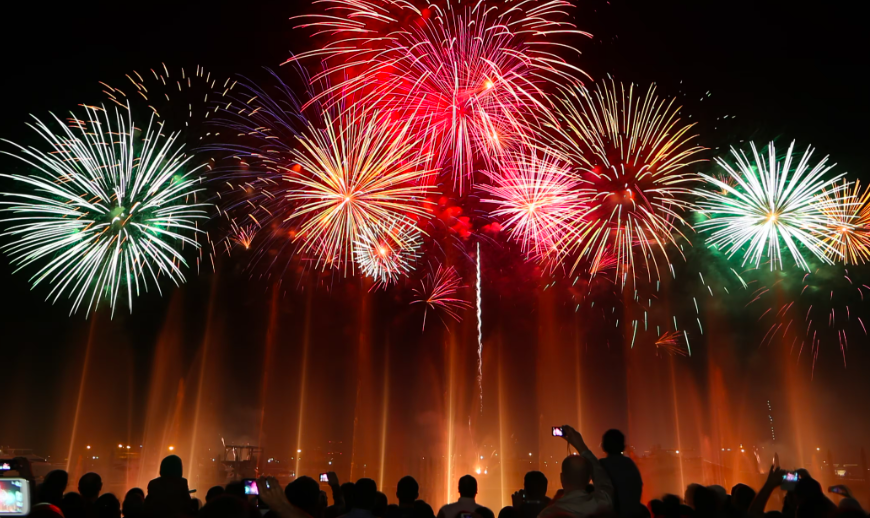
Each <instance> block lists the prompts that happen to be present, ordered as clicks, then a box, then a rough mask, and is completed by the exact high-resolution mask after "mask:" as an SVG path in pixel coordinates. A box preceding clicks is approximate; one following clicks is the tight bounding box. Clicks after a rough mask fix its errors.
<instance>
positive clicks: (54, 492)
mask: <svg viewBox="0 0 870 518" xmlns="http://www.w3.org/2000/svg"><path fill="white" fill-rule="evenodd" d="M67 484H69V474H68V473H67V472H66V471H64V470H62V469H56V470H53V471H49V472H48V474H47V475H45V479H43V481H42V484H39V487H37V488H36V500H35V501H34V503H37V504H38V503H47V504H52V505H54V506H56V507H58V509H59V508H60V503H61V502H62V501H63V493H64V491H66V486H67Z"/></svg>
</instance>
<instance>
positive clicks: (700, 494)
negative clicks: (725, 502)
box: [694, 486, 719, 516]
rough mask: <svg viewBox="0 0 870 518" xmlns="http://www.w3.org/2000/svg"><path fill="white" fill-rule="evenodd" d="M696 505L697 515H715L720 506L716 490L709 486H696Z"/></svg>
mask: <svg viewBox="0 0 870 518" xmlns="http://www.w3.org/2000/svg"><path fill="white" fill-rule="evenodd" d="M694 504H695V505H694V507H695V515H696V516H715V515H716V510H717V509H718V508H719V498H718V497H717V496H716V492H715V491H713V490H712V489H710V488H708V487H703V486H701V487H698V488H695V493H694Z"/></svg>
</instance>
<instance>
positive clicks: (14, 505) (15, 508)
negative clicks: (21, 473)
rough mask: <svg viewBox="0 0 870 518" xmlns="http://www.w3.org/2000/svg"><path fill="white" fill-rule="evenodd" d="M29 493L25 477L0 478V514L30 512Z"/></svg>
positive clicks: (25, 514) (9, 514)
mask: <svg viewBox="0 0 870 518" xmlns="http://www.w3.org/2000/svg"><path fill="white" fill-rule="evenodd" d="M29 493H30V485H28V483H27V479H26V478H0V516H27V515H28V514H30V494H29Z"/></svg>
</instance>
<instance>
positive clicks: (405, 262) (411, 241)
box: [353, 221, 421, 287]
mask: <svg viewBox="0 0 870 518" xmlns="http://www.w3.org/2000/svg"><path fill="white" fill-rule="evenodd" d="M420 245H421V237H420V231H419V230H418V229H417V228H416V227H415V226H414V224H413V222H411V221H396V222H393V223H392V224H390V225H389V226H387V227H385V228H375V229H370V230H368V231H366V232H362V233H361V234H360V236H359V238H358V239H357V241H356V242H355V243H354V250H353V252H354V259H355V260H356V264H357V266H359V268H360V271H361V272H362V274H363V275H366V276H368V277H372V278H373V279H375V281H376V285H380V286H384V287H386V286H387V285H389V284H390V283H392V282H396V281H397V280H398V279H399V277H402V276H405V275H407V274H408V273H409V272H411V271H412V270H413V269H414V263H415V262H416V261H417V259H418V258H419V257H420V255H419V248H420Z"/></svg>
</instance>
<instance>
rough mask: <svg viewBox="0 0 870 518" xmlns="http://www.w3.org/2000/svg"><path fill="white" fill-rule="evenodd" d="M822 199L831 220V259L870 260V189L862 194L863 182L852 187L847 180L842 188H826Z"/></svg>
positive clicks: (828, 251) (829, 220)
mask: <svg viewBox="0 0 870 518" xmlns="http://www.w3.org/2000/svg"><path fill="white" fill-rule="evenodd" d="M820 198H821V200H822V203H821V210H822V212H823V213H824V214H825V217H826V219H827V229H828V231H827V237H825V240H824V242H825V244H827V245H829V247H827V248H826V249H825V253H826V254H827V256H828V258H829V259H831V260H835V259H841V260H842V261H843V262H844V263H845V264H858V263H861V264H864V263H865V262H866V261H868V260H870V188H866V189H864V190H863V192H862V189H861V182H860V181H856V182H855V183H854V184H852V185H851V186H850V185H849V183H848V182H847V181H846V180H845V179H843V182H842V184H841V185H839V186H835V187H833V188H832V189H830V190H828V189H825V190H824V191H823V192H822V194H821V196H820Z"/></svg>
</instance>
